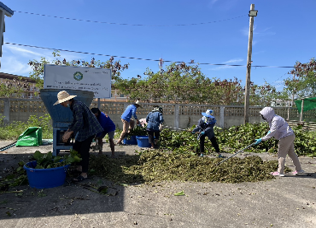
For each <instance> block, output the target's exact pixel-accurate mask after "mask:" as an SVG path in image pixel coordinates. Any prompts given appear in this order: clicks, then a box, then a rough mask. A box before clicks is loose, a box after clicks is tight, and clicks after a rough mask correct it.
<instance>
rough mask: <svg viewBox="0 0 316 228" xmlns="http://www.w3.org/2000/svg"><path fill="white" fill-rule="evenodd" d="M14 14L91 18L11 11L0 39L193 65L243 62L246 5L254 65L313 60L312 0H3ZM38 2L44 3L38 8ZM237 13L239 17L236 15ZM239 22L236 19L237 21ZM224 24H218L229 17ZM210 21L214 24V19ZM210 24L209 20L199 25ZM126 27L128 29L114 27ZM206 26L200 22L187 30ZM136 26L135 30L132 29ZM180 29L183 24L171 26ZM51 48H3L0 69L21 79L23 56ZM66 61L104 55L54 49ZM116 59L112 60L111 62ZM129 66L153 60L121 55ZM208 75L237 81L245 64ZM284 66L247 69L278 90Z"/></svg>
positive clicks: (134, 69) (209, 69)
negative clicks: (252, 6)
mask: <svg viewBox="0 0 316 228" xmlns="http://www.w3.org/2000/svg"><path fill="white" fill-rule="evenodd" d="M2 2H3V3H4V4H6V5H7V6H8V7H9V8H11V9H12V10H15V11H23V12H31V13H39V14H46V15H51V16H60V17H69V18H76V19H83V20H94V21H100V22H112V23H116V24H107V23H88V22H80V21H75V20H65V19H56V18H53V17H43V16H35V15H31V14H25V13H18V12H15V13H14V15H13V16H12V17H10V18H9V17H6V19H5V20H6V32H5V34H4V42H10V43H20V44H27V45H34V46H40V47H53V48H60V49H67V50H73V51H84V52H91V53H100V54H105V55H116V56H127V57H139V58H148V59H160V58H162V59H164V60H171V61H184V62H189V61H191V60H194V61H195V62H200V63H226V64H241V65H246V62H247V46H248V29H249V17H248V11H249V9H250V4H252V3H253V4H255V9H256V10H258V11H259V12H258V16H257V17H256V18H255V22H254V39H253V54H252V61H253V65H267V66H292V65H294V64H295V62H296V61H300V62H307V61H309V60H310V59H311V58H313V57H316V54H315V53H316V52H315V51H316V45H315V39H316V38H315V35H316V30H315V29H314V27H315V26H314V23H315V21H316V14H315V9H316V1H315V0H304V1H297V0H279V1H267V0H266V1H263V0H260V1H259V0H253V1H248V0H198V1H197V0H172V1H171V0H169V1H167V0H133V1H131V0H124V1H123V0H116V1H106V0H103V1H100V0H99V1H96V0H67V1H65V0H63V1H61V0H54V1H40V0H23V1H21V0H2ZM44 2H45V3H44ZM239 16H240V17H239ZM236 17H238V18H236ZM231 18H235V19H232V20H227V21H220V20H225V19H231ZM214 21H215V22H214ZM206 22H212V23H206ZM120 23H126V24H127V25H117V24H120ZM194 23H206V24H203V25H195V26H194V25H191V24H194ZM133 24H141V25H142V26H132V25H133ZM179 24H184V25H185V26H176V25H179ZM51 53H52V51H50V50H43V49H36V48H28V47H18V46H12V45H4V46H3V57H2V60H1V65H2V66H1V71H2V72H6V73H11V74H17V75H23V76H28V75H29V72H30V71H31V69H30V67H29V66H28V65H27V63H28V61H29V60H30V59H38V60H39V59H40V57H41V56H43V57H46V58H48V59H52V55H51ZM61 55H62V57H65V58H66V59H67V60H73V59H75V60H77V59H81V60H86V61H88V60H90V59H91V58H92V57H95V58H96V59H100V60H102V61H105V60H107V59H108V57H102V56H101V57H99V56H92V55H84V54H75V53H69V52H61ZM116 60H118V58H116ZM120 60H121V63H123V64H125V63H129V64H130V66H129V69H128V70H126V71H124V72H123V74H122V76H123V77H124V78H131V77H135V76H136V75H138V74H139V75H143V73H144V72H145V70H146V68H147V67H149V68H150V69H152V70H153V71H154V72H156V71H158V70H159V67H158V63H157V62H154V61H141V60H131V59H124V58H121V59H120ZM200 67H201V69H202V72H203V73H204V74H205V75H206V76H207V77H210V78H213V77H217V78H221V79H233V78H234V77H237V78H238V79H240V80H242V84H244V82H245V78H246V68H245V67H227V66H212V65H201V66H200ZM289 70H290V69H284V68H252V71H251V80H252V81H254V82H255V83H256V84H259V85H262V84H263V83H264V82H265V81H267V82H269V83H271V84H273V85H274V86H276V87H277V88H279V89H281V88H282V80H284V79H285V78H287V77H289V76H290V75H288V74H287V73H288V71H289Z"/></svg>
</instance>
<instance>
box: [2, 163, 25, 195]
mask: <svg viewBox="0 0 316 228" xmlns="http://www.w3.org/2000/svg"><path fill="white" fill-rule="evenodd" d="M24 164H25V163H24V162H23V161H20V162H19V163H18V167H17V168H13V167H11V168H10V169H9V170H8V172H7V175H6V176H5V177H3V178H1V179H0V192H5V191H8V190H9V188H10V187H16V186H20V185H25V184H28V180H27V176H26V171H25V170H24V169H23V166H24Z"/></svg>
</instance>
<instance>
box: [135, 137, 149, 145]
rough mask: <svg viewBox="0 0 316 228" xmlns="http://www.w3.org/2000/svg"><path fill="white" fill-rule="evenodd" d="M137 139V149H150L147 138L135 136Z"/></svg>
mask: <svg viewBox="0 0 316 228" xmlns="http://www.w3.org/2000/svg"><path fill="white" fill-rule="evenodd" d="M136 139H137V145H138V146H139V147H151V144H150V143H149V140H148V136H136Z"/></svg>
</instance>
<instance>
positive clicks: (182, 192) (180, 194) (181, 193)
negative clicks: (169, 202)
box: [174, 191, 185, 196]
mask: <svg viewBox="0 0 316 228" xmlns="http://www.w3.org/2000/svg"><path fill="white" fill-rule="evenodd" d="M174 195H175V196H185V194H184V191H181V192H177V193H175V194H174Z"/></svg>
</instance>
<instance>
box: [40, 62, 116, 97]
mask: <svg viewBox="0 0 316 228" xmlns="http://www.w3.org/2000/svg"><path fill="white" fill-rule="evenodd" d="M44 89H60V90H64V89H74V90H85V91H91V92H94V98H111V70H110V69H104V68H90V67H74V66H59V65H48V64H46V65H45V66H44Z"/></svg>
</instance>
